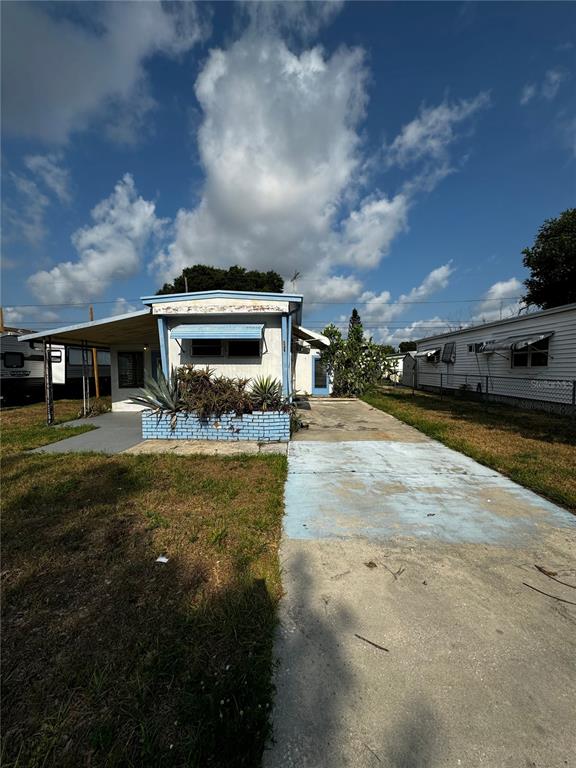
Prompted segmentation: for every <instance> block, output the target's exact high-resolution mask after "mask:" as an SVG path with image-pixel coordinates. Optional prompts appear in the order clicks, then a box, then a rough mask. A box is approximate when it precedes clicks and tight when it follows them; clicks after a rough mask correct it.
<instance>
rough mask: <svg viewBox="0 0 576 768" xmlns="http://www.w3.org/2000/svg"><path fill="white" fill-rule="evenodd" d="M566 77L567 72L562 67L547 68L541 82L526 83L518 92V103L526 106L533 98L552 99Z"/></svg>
mask: <svg viewBox="0 0 576 768" xmlns="http://www.w3.org/2000/svg"><path fill="white" fill-rule="evenodd" d="M567 79H568V73H567V72H565V71H564V70H563V69H549V70H547V71H546V72H545V74H544V78H543V79H542V82H541V83H526V85H525V86H524V87H523V88H522V91H521V93H520V104H522V106H526V105H527V104H530V102H531V101H534V99H536V98H539V99H544V100H545V101H554V99H555V98H556V96H557V95H558V91H559V90H560V86H561V85H562V83H564V82H565V81H566V80H567Z"/></svg>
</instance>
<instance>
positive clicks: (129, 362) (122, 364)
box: [118, 352, 144, 389]
mask: <svg viewBox="0 0 576 768" xmlns="http://www.w3.org/2000/svg"><path fill="white" fill-rule="evenodd" d="M118 386H119V387H120V389H127V388H129V387H143V386H144V353H143V352H118Z"/></svg>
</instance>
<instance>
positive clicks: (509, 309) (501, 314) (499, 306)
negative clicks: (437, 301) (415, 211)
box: [383, 270, 525, 344]
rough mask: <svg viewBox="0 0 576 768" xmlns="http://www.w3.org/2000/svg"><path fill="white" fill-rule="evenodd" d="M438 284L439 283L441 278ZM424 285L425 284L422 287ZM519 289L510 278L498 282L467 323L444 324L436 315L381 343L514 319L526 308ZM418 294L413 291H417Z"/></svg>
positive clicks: (452, 322) (514, 279) (417, 322)
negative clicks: (520, 297)
mask: <svg viewBox="0 0 576 768" xmlns="http://www.w3.org/2000/svg"><path fill="white" fill-rule="evenodd" d="M435 271H437V270H435ZM433 274H434V272H432V273H431V274H430V275H429V276H428V277H429V278H430V277H431V275H433ZM427 280H428V278H427ZM432 282H435V280H432ZM440 282H442V279H441V277H440ZM425 283H426V280H425V281H424V283H423V284H422V285H424V284H425ZM522 289H523V286H522V283H521V282H520V280H518V279H517V278H516V277H511V278H510V279H509V280H500V281H498V282H496V283H494V284H493V285H491V286H490V288H489V289H488V290H487V291H486V293H485V294H484V298H483V300H482V302H480V303H479V305H478V306H477V307H475V308H474V309H473V311H472V313H471V315H470V316H469V317H468V318H467V319H465V320H461V321H458V320H456V319H452V320H446V319H443V318H441V317H438V316H437V315H435V316H434V317H431V318H428V319H424V320H416V321H415V322H413V323H410V324H409V325H407V326H406V327H405V328H399V329H397V330H394V331H391V332H388V333H387V332H384V333H383V340H384V341H385V342H386V343H388V344H399V343H400V342H401V341H409V340H412V339H424V338H426V337H427V336H432V335H434V334H435V333H446V332H448V331H456V330H458V329H459V328H466V327H467V326H469V325H480V324H481V323H490V322H492V321H494V320H501V319H506V318H508V317H515V316H516V315H518V313H519V311H520V310H521V309H524V306H525V305H524V304H523V302H522V301H521V300H520V299H518V297H519V296H520V295H521V294H522ZM418 290H419V289H416V291H418ZM411 293H413V292H411Z"/></svg>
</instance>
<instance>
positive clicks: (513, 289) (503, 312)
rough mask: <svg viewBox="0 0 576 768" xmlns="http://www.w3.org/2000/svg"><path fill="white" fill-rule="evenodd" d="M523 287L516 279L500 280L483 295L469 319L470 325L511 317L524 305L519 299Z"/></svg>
mask: <svg viewBox="0 0 576 768" xmlns="http://www.w3.org/2000/svg"><path fill="white" fill-rule="evenodd" d="M523 291H524V286H523V285H522V283H521V282H520V280H518V278H516V277H511V278H510V279H509V280H500V281H499V282H497V283H494V285H492V286H490V288H489V289H488V290H487V291H486V293H485V294H484V299H483V301H482V302H481V304H480V305H479V306H478V308H477V309H476V310H475V311H474V314H473V315H472V317H471V323H472V324H474V323H489V322H491V321H493V320H500V319H501V318H505V317H513V316H514V315H517V314H518V313H519V312H520V309H522V308H523V307H524V306H525V305H524V302H523V301H522V299H520V298H519V297H520V296H521V295H522V293H523Z"/></svg>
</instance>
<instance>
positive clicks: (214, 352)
mask: <svg viewBox="0 0 576 768" xmlns="http://www.w3.org/2000/svg"><path fill="white" fill-rule="evenodd" d="M190 354H191V355H192V357H222V339H192V343H191V347H190Z"/></svg>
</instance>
